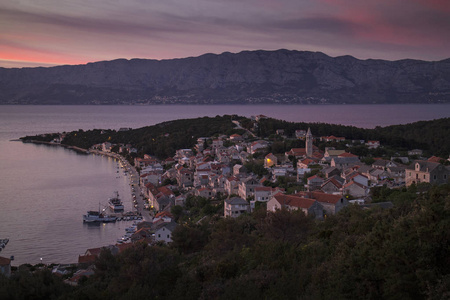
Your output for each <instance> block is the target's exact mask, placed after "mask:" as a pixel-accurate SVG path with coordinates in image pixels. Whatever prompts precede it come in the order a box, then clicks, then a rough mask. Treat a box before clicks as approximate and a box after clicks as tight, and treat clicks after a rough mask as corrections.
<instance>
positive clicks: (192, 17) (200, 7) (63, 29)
mask: <svg viewBox="0 0 450 300" xmlns="http://www.w3.org/2000/svg"><path fill="white" fill-rule="evenodd" d="M260 49H262V50H277V49H288V50H299V51H320V52H323V53H325V54H327V55H330V56H333V57H335V56H341V55H352V56H354V57H356V58H359V59H368V58H374V59H387V60H398V59H406V58H411V59H421V60H442V59H446V58H450V0H364V1H361V0H315V1H313V0H95V1H93V0H70V1H67V0H0V67H7V68H12V67H19V68H20V67H36V66H53V65H67V64H69V65H74V64H86V63H88V62H95V61H103V60H113V59H118V58H127V59H131V58H148V59H158V60H159V59H171V58H184V57H190V56H199V55H202V54H205V53H216V54H219V53H223V52H233V53H237V52H240V51H244V50H260Z"/></svg>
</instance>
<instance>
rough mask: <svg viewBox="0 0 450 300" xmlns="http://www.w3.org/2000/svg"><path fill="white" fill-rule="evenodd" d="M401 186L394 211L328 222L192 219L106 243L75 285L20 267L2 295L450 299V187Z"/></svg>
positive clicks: (343, 215)
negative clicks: (169, 239)
mask: <svg viewBox="0 0 450 300" xmlns="http://www.w3.org/2000/svg"><path fill="white" fill-rule="evenodd" d="M393 193H399V194H398V195H397V196H396V197H395V198H397V199H399V202H398V204H397V205H395V206H394V208H392V209H381V208H379V207H374V208H371V209H362V208H361V207H359V206H349V207H347V208H346V209H344V210H343V211H341V212H340V213H339V214H338V215H336V216H331V217H328V218H327V219H325V220H324V221H316V220H314V219H312V218H309V217H306V216H305V215H303V214H302V213H299V212H288V211H285V210H281V211H278V212H276V213H266V212H265V210H264V209H260V210H257V211H256V212H255V213H253V214H252V215H244V216H241V217H239V218H237V219H232V218H227V219H223V218H218V217H210V218H209V219H207V220H205V221H207V222H202V223H200V224H196V223H185V224H183V225H180V226H178V228H177V229H176V230H175V232H174V233H173V240H174V242H173V243H172V244H171V245H170V246H154V247H150V246H147V245H145V244H136V245H135V246H134V247H133V248H131V249H128V250H127V251H125V252H123V253H122V254H120V255H117V256H112V255H111V254H110V253H109V252H107V251H105V252H104V253H102V255H101V257H100V259H99V260H98V261H97V263H96V266H97V271H96V274H95V275H93V276H92V277H90V278H89V279H88V280H86V281H84V282H83V283H82V284H81V285H80V286H79V287H77V288H75V289H72V288H68V287H67V288H63V287H61V286H60V284H59V283H58V280H57V279H54V278H53V279H48V277H47V274H45V273H36V274H33V276H30V275H26V274H23V273H20V272H19V274H16V275H14V276H13V277H12V278H11V279H10V280H6V279H1V280H2V282H1V284H0V297H1V296H3V295H7V296H9V295H13V293H16V292H17V293H18V294H19V295H29V293H31V292H30V291H28V290H29V289H30V285H31V286H35V284H34V283H32V284H31V283H30V281H31V282H39V284H40V285H39V287H38V288H37V289H36V290H35V291H36V292H39V293H40V294H39V295H48V294H46V291H47V290H48V289H49V288H50V287H52V288H53V287H55V289H54V292H53V293H52V297H53V298H54V299H156V298H158V299H161V298H164V299H448V297H449V296H450V231H449V230H448V229H449V228H450V185H442V186H430V185H422V186H417V187H415V186H413V187H411V188H409V189H408V190H405V191H393V192H392V193H391V195H392V194H393ZM401 193H405V195H406V196H405V198H404V199H400V198H401V197H400V196H399V195H400V194H401ZM412 195H414V197H413V196H412ZM388 196H389V195H388ZM400 200H402V201H400ZM27 293H28V294H27ZM25 298H27V297H25ZM28 298H29V297H28ZM38 298H39V297H38ZM38 298H34V299H38ZM12 299H14V298H12Z"/></svg>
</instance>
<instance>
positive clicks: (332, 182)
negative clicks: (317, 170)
mask: <svg viewBox="0 0 450 300" xmlns="http://www.w3.org/2000/svg"><path fill="white" fill-rule="evenodd" d="M320 190H321V191H323V192H325V193H327V194H337V193H342V183H341V182H339V181H338V180H336V179H335V178H333V177H331V178H329V179H327V180H326V181H325V182H324V183H323V184H322V186H321V187H320Z"/></svg>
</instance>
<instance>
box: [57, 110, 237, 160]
mask: <svg viewBox="0 0 450 300" xmlns="http://www.w3.org/2000/svg"><path fill="white" fill-rule="evenodd" d="M233 118H236V119H239V117H237V116H227V115H225V116H216V117H215V118H209V117H204V118H197V119H188V120H175V121H168V122H164V123H161V124H157V125H154V126H148V127H143V128H139V129H133V130H128V131H113V130H104V131H102V130H89V131H83V130H79V131H74V132H71V133H69V134H67V135H66V137H65V139H64V140H63V143H64V144H66V145H71V146H78V147H81V148H89V147H91V146H92V145H95V144H99V143H103V142H110V143H113V144H119V143H121V144H131V145H133V147H135V148H137V149H138V151H139V153H140V154H141V155H143V154H150V155H155V156H157V157H159V158H161V159H165V158H167V157H169V156H173V155H174V154H175V150H177V149H184V148H192V147H193V146H194V145H195V144H196V142H197V138H199V137H210V136H214V135H219V134H227V135H231V134H234V133H241V130H239V129H234V127H235V125H234V124H233V123H232V122H231V121H232V119H233Z"/></svg>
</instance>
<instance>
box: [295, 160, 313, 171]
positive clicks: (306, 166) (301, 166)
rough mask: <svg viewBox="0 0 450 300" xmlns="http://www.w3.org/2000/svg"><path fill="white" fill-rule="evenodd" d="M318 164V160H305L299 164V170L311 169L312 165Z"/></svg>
mask: <svg viewBox="0 0 450 300" xmlns="http://www.w3.org/2000/svg"><path fill="white" fill-rule="evenodd" d="M315 164H317V159H314V158H305V159H301V160H299V161H298V162H297V169H309V167H310V166H311V165H315Z"/></svg>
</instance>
